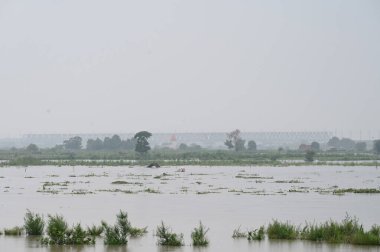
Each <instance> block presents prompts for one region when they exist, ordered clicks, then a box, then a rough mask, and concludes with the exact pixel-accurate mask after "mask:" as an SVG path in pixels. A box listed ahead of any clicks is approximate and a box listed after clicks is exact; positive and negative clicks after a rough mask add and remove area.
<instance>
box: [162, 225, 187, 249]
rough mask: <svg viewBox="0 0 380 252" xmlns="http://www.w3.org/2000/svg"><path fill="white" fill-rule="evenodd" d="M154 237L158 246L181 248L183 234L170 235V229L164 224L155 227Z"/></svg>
mask: <svg viewBox="0 0 380 252" xmlns="http://www.w3.org/2000/svg"><path fill="white" fill-rule="evenodd" d="M156 236H157V237H158V245H163V246H183V234H175V233H172V231H171V228H170V227H167V226H165V224H164V222H161V225H160V226H158V227H157V230H156Z"/></svg>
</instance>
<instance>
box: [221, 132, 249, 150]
mask: <svg viewBox="0 0 380 252" xmlns="http://www.w3.org/2000/svg"><path fill="white" fill-rule="evenodd" d="M224 144H225V145H226V146H227V147H228V149H233V148H235V151H242V150H245V147H244V144H245V140H243V139H242V138H241V137H240V130H238V129H236V130H234V131H232V132H230V133H227V139H226V141H225V142H224Z"/></svg>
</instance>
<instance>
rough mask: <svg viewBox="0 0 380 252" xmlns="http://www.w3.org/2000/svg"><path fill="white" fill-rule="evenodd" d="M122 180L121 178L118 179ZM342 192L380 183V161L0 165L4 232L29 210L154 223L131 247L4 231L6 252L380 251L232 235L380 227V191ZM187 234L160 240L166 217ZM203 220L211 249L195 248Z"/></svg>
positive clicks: (73, 218) (87, 221) (0, 247)
mask: <svg viewBox="0 0 380 252" xmlns="http://www.w3.org/2000/svg"><path fill="white" fill-rule="evenodd" d="M113 182H114V183H113ZM342 188H377V189H379V188H380V169H378V168H376V167H365V166H364V167H341V166H336V167H335V166H322V167H318V166H307V167H300V166H296V167H236V166H233V167H196V166H192V167H162V168H158V169H149V168H144V167H55V166H54V167H47V166H43V167H28V168H24V167H9V168H1V169H0V216H1V219H0V228H1V229H2V228H10V227H13V226H15V225H20V226H21V225H23V217H24V214H25V211H26V209H30V210H31V211H32V212H36V213H41V214H43V215H44V216H45V217H46V216H47V215H48V214H62V215H63V216H64V217H65V218H66V220H67V222H68V223H69V224H74V223H77V222H80V223H81V224H82V226H84V227H85V226H87V225H92V224H96V225H99V224H100V221H101V220H105V221H107V222H108V223H110V224H112V223H114V222H115V218H116V217H115V216H116V214H117V213H118V211H119V210H123V211H127V212H128V215H129V219H130V221H131V223H132V225H134V226H138V227H145V226H147V227H148V231H149V233H148V234H146V235H145V236H144V237H141V238H136V239H130V240H129V243H128V245H127V246H121V247H120V246H116V247H112V246H111V247H105V246H104V245H103V241H102V239H99V240H97V243H96V245H94V246H83V247H76V246H58V247H57V246H43V245H41V244H40V243H39V241H38V240H37V239H36V238H30V237H25V236H21V237H10V236H4V235H3V236H0V251H83V252H87V251H105V250H106V251H128V252H139V251H159V252H161V251H178V252H187V251H200V252H209V251H221V252H224V251H243V252H244V251H292V252H293V251H334V252H338V251H380V248H379V247H372V246H352V245H337V244H326V243H317V242H308V241H273V240H271V241H269V240H265V241H261V242H260V241H254V242H248V241H247V240H246V239H238V240H236V239H232V238H231V235H232V232H233V230H234V229H236V228H238V227H239V226H240V230H242V231H245V230H248V229H253V228H258V227H259V226H261V225H267V224H268V223H269V222H271V221H272V220H273V219H278V220H280V221H290V222H291V223H294V224H297V225H301V224H304V223H305V221H308V222H313V221H315V222H323V221H326V220H329V219H333V220H337V221H341V220H342V219H344V217H345V216H346V214H349V215H350V216H356V217H357V218H359V221H360V222H361V223H362V224H363V225H364V227H365V228H369V227H370V226H371V225H373V224H380V215H379V213H380V194H353V193H346V194H343V195H340V194H334V193H333V191H334V190H336V189H342ZM161 220H162V221H164V222H165V224H167V225H169V226H171V227H172V229H173V231H174V232H177V233H183V234H184V238H185V243H186V246H184V247H181V248H165V247H160V246H157V245H156V241H157V238H156V237H154V236H153V233H154V230H155V228H156V227H157V225H159V224H160V222H161ZM199 221H202V223H203V224H204V225H206V226H207V227H209V228H210V230H209V232H208V238H209V240H210V245H209V246H208V247H207V248H202V249H198V248H194V247H192V246H190V244H191V239H190V233H191V231H192V229H193V228H194V227H196V226H197V225H198V223H199Z"/></svg>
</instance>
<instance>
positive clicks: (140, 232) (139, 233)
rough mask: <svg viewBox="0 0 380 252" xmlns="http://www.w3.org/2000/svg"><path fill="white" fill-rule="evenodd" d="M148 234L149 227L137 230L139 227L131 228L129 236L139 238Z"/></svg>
mask: <svg viewBox="0 0 380 252" xmlns="http://www.w3.org/2000/svg"><path fill="white" fill-rule="evenodd" d="M146 233H148V230H147V227H144V228H137V227H129V235H130V236H131V237H139V236H143V235H144V234H146Z"/></svg>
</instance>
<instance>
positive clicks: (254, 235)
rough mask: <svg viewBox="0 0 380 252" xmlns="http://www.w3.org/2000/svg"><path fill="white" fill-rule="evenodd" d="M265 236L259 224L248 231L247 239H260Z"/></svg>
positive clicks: (262, 227)
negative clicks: (256, 227)
mask: <svg viewBox="0 0 380 252" xmlns="http://www.w3.org/2000/svg"><path fill="white" fill-rule="evenodd" d="M264 237H265V231H264V226H261V227H260V228H259V229H254V230H252V231H248V241H261V240H263V239H264Z"/></svg>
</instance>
